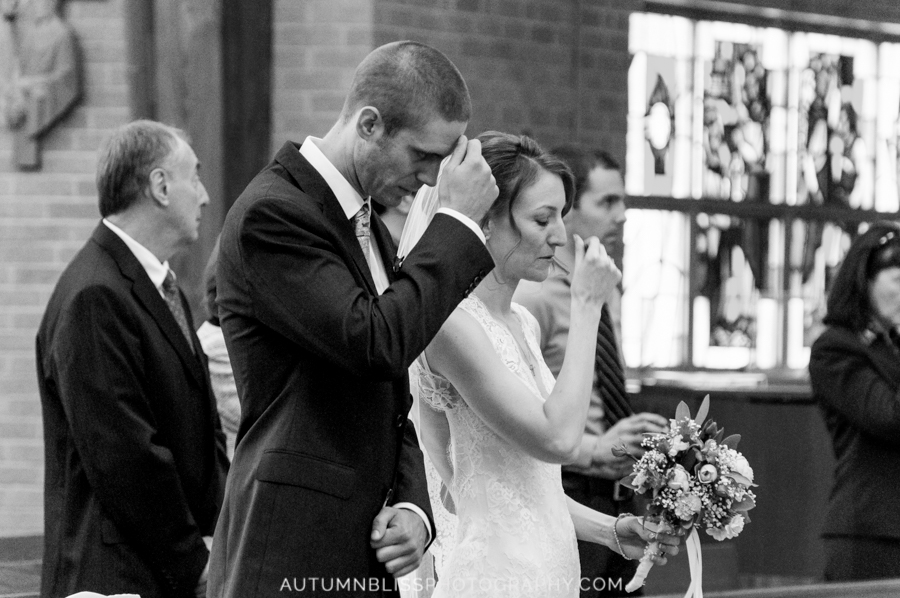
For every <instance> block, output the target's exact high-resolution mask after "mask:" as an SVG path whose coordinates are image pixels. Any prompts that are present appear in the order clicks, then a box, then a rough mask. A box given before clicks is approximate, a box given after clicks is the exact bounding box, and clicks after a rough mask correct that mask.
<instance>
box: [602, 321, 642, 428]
mask: <svg viewBox="0 0 900 598" xmlns="http://www.w3.org/2000/svg"><path fill="white" fill-rule="evenodd" d="M595 368H596V369H595V372H596V374H597V386H598V389H597V390H599V394H600V398H601V399H602V400H603V411H604V415H605V417H606V421H607V422H608V423H609V425H610V426H612V425H613V424H615V423H616V422H617V421H619V420H620V419H623V418H626V417H628V416H629V415H633V414H634V410H632V408H631V403H630V402H629V401H628V395H627V394H625V372H624V370H623V369H622V362H621V361H620V360H619V348H618V344H617V343H616V333H615V331H614V330H613V322H612V317H611V316H610V314H609V309H608V308H607V306H606V305H605V304H604V305H603V310H602V312H601V315H600V327H599V328H598V329H597V356H596V362H595Z"/></svg>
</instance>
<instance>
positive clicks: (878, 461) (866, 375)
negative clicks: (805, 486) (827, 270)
mask: <svg viewBox="0 0 900 598" xmlns="http://www.w3.org/2000/svg"><path fill="white" fill-rule="evenodd" d="M889 343H890V341H889V340H888V339H886V338H885V336H883V335H879V336H877V337H874V338H873V335H871V334H869V335H868V336H867V335H866V333H863V334H859V333H854V332H852V331H850V330H849V329H846V328H838V327H831V328H828V329H827V330H826V331H825V332H824V333H822V335H821V336H820V337H819V338H818V339H817V340H816V342H815V343H814V344H813V347H812V353H811V355H810V362H809V373H810V380H811V382H812V389H813V393H814V395H815V397H816V399H817V400H818V401H819V406H820V407H821V409H822V411H823V413H824V415H825V423H826V425H827V426H828V430H829V432H830V433H831V438H832V442H833V446H834V454H835V456H836V457H837V467H836V470H835V479H834V486H833V488H832V491H831V499H830V500H829V504H828V511H827V512H826V513H825V514H824V515H823V518H824V522H825V525H824V535H825V536H865V537H870V538H872V537H881V538H892V539H896V540H900V518H898V517H897V514H898V513H900V492H898V491H897V489H898V480H900V354H898V353H897V352H896V351H895V350H894V349H893V348H892V347H891V345H890V344H889Z"/></svg>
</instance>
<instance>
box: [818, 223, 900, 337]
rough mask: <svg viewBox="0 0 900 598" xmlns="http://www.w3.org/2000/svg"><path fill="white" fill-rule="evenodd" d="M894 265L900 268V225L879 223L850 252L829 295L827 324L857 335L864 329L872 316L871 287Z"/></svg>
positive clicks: (859, 239) (852, 246)
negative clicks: (871, 283) (880, 273)
mask: <svg viewBox="0 0 900 598" xmlns="http://www.w3.org/2000/svg"><path fill="white" fill-rule="evenodd" d="M891 266H900V225H898V224H896V223H894V222H888V221H881V222H876V223H875V224H873V225H872V226H871V227H870V228H869V230H867V231H866V232H865V233H864V234H863V235H861V236H860V237H859V238H857V239H856V241H854V242H853V244H852V245H851V246H850V249H849V250H848V251H847V256H846V257H845V258H844V263H843V264H841V267H840V269H839V270H838V273H837V276H836V277H835V279H834V284H833V285H832V288H831V291H830V292H829V294H828V313H827V315H826V316H825V318H824V323H825V324H828V325H830V326H844V327H846V328H849V329H851V330H853V331H855V332H859V331H861V330H863V329H865V328H866V327H867V326H868V325H869V321H870V320H871V319H872V316H873V313H872V306H871V304H870V302H869V284H870V282H871V281H872V279H874V278H875V275H876V274H878V272H879V271H881V270H883V269H884V268H888V267H891Z"/></svg>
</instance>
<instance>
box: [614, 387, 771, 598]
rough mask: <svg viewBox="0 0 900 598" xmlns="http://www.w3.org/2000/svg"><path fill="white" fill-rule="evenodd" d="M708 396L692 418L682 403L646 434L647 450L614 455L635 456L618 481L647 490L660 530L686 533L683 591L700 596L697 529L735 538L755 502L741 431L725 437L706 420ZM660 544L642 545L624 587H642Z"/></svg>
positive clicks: (649, 516) (650, 514)
mask: <svg viewBox="0 0 900 598" xmlns="http://www.w3.org/2000/svg"><path fill="white" fill-rule="evenodd" d="M708 411H709V395H707V396H706V397H705V398H704V399H703V403H702V404H701V405H700V409H699V410H698V411H697V415H696V417H694V418H691V413H690V410H689V409H688V406H687V405H686V404H685V403H684V402H681V403H679V405H678V408H677V409H676V410H675V419H671V420H669V430H668V432H666V433H663V434H645V438H644V440H643V441H642V442H641V446H643V447H644V448H645V449H646V452H644V454H643V455H642V456H641V457H640V458H638V457H636V456H634V455H631V454H630V453H629V452H628V451H627V449H625V448H624V446H622V447H620V448H617V449H615V450H614V452H615V453H616V454H617V455H620V456H621V455H625V454H627V455H629V456H631V457H632V459H634V461H635V463H634V467H633V472H632V473H631V474H630V475H628V476H627V477H625V478H624V479H623V480H622V484H624V485H625V486H628V487H629V488H631V489H633V490H634V491H635V492H637V493H638V494H645V495H649V497H650V504H649V505H648V506H647V519H648V520H650V521H653V522H655V523H657V524H658V526H659V529H666V530H670V531H673V532H679V531H680V532H681V533H684V534H688V540H687V542H686V547H687V551H688V559H689V561H690V567H691V589H689V590H688V593H687V596H691V595H694V596H702V589H701V578H702V558H701V554H700V541H699V538H698V537H697V529H698V528H702V529H704V530H706V533H707V534H709V535H710V536H712V537H713V538H715V539H716V540H725V539H728V538H734V537H735V536H737V535H738V534H739V533H741V530H743V528H744V524H745V523H747V522H748V521H750V518H749V517H748V516H747V511H749V510H750V509H752V508H753V507H754V506H756V495H755V494H754V493H753V491H752V490H751V489H750V488H751V487H754V486H755V484H754V483H753V469H751V467H750V464H749V463H748V462H747V459H745V458H744V456H743V455H741V453H739V452H738V451H737V445H738V441H740V439H741V437H740V435H737V434H735V435H732V436H728V437H727V438H725V431H724V430H721V429H719V427H718V426H717V425H716V423H715V422H714V421H712V420H707V419H706V415H707V412H708ZM658 549H659V546H657V545H656V542H651V543H650V545H649V546H648V547H647V551H646V554H645V556H644V558H642V559H641V562H640V564H639V565H638V570H637V573H635V576H634V579H632V580H631V581H630V582H629V583H628V585H627V586H626V587H625V589H626V590H627V591H629V592H633V591H634V590H636V589H638V588H639V587H641V586H642V585H643V583H644V580H645V579H646V577H647V573H648V572H649V571H650V568H651V567H652V566H653V561H652V560H651V558H650V557H651V556H652V555H653V554H654V553H655V552H656V551H657V550H658Z"/></svg>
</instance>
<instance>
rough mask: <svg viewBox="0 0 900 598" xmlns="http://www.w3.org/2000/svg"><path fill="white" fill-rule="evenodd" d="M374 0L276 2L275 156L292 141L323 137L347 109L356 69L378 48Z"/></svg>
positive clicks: (280, 0) (273, 124) (274, 57)
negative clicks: (285, 144)
mask: <svg viewBox="0 0 900 598" xmlns="http://www.w3.org/2000/svg"><path fill="white" fill-rule="evenodd" d="M372 3H373V0H303V1H302V2H298V1H297V0H276V2H275V7H274V15H273V29H274V31H273V45H274V51H273V59H274V64H273V66H272V72H273V85H274V87H275V89H274V92H273V94H272V103H273V107H272V153H274V152H275V151H277V150H278V149H279V148H280V147H281V146H282V145H283V144H284V142H285V141H286V140H288V139H290V140H292V141H297V142H302V141H303V140H304V139H305V138H306V136H307V135H315V136H316V137H322V136H323V135H325V133H327V132H328V129H330V128H331V125H332V124H333V123H334V120H335V118H336V117H337V115H338V113H339V112H340V110H341V106H342V105H343V99H344V95H345V94H346V92H347V89H349V87H350V82H351V80H352V79H353V72H354V71H355V70H356V65H357V64H359V62H360V61H361V60H362V59H363V58H364V57H365V56H366V54H368V53H369V52H370V51H371V50H372V48H373V47H375V46H373V42H372V39H373V38H372Z"/></svg>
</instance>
